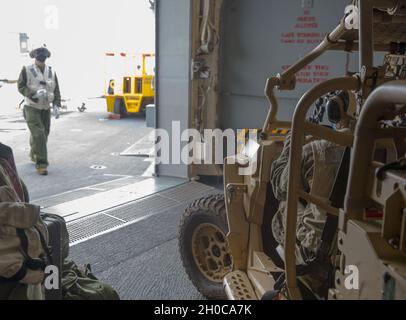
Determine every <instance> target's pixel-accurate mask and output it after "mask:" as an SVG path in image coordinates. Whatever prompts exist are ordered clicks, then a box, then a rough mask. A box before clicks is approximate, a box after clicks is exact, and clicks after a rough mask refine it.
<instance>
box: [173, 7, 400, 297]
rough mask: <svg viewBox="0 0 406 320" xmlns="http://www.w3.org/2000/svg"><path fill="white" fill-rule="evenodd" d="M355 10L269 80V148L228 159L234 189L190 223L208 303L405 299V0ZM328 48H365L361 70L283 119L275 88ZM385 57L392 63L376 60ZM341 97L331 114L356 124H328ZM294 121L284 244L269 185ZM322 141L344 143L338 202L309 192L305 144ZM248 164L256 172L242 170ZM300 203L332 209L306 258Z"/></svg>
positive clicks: (189, 261)
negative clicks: (328, 106)
mask: <svg viewBox="0 0 406 320" xmlns="http://www.w3.org/2000/svg"><path fill="white" fill-rule="evenodd" d="M349 8H350V9H348V8H347V10H346V11H347V12H346V15H345V17H344V18H343V20H342V21H341V23H340V24H339V26H338V27H337V28H336V29H335V30H333V31H332V32H331V33H330V34H329V35H328V36H327V37H326V38H325V40H324V41H323V42H322V43H321V44H320V45H319V46H318V47H317V48H315V49H314V50H313V51H312V52H310V53H309V54H308V55H307V56H306V57H304V58H303V59H302V60H300V61H299V62H297V63H296V64H294V65H293V66H291V67H290V69H288V70H287V71H286V72H284V73H282V74H279V75H277V76H276V77H273V78H270V79H269V80H268V83H267V86H266V95H267V97H268V98H269V101H270V104H271V108H270V112H269V115H268V117H267V119H266V122H265V125H264V127H263V130H262V133H261V139H260V141H259V145H258V147H257V149H255V151H256V152H252V151H251V152H248V153H245V154H241V155H238V156H236V157H234V158H228V159H226V164H225V167H224V185H225V190H224V196H223V195H218V196H211V197H208V198H205V199H201V200H198V201H196V202H195V203H193V204H192V205H191V206H190V207H189V208H188V209H187V210H186V212H185V214H184V216H183V218H182V221H181V225H180V238H179V247H180V253H181V256H182V259H183V263H184V267H185V269H186V272H187V274H188V275H189V277H190V279H191V280H192V282H193V283H194V285H195V286H196V287H197V288H198V290H199V291H200V292H201V293H202V294H203V295H204V296H205V297H207V298H210V299H222V298H229V299H273V300H278V299H313V298H316V299H405V298H406V210H405V208H406V206H405V204H406V171H405V170H406V160H405V158H404V156H405V152H406V144H405V138H406V124H405V121H404V120H405V116H404V115H405V113H406V81H405V79H406V76H405V74H406V55H405V50H406V44H405V43H406V1H398V0H359V1H354V3H353V6H352V7H349ZM351 8H352V9H351ZM357 19H359V28H357V24H354V23H356V21H357ZM354 26H355V27H356V28H354ZM328 50H340V51H343V52H344V54H345V52H349V51H356V50H359V56H360V63H359V71H358V72H356V73H349V74H347V75H346V76H344V77H341V78H336V79H331V80H328V81H326V82H324V83H321V84H319V85H317V86H315V87H314V88H312V89H311V90H309V91H308V92H307V93H306V94H305V95H304V96H303V97H302V98H301V100H300V101H299V103H298V105H297V107H296V111H295V114H294V118H293V121H292V122H281V121H278V120H277V114H278V101H277V98H276V97H275V95H274V90H276V89H278V90H294V89H295V86H296V81H295V79H296V78H295V74H297V73H298V72H299V71H300V70H301V69H302V68H303V67H305V66H306V65H308V64H309V63H311V62H312V61H314V60H315V59H316V58H318V57H319V56H321V55H322V54H323V53H325V52H326V51H328ZM379 52H382V53H384V54H385V59H384V63H383V64H382V66H379V67H375V66H374V53H379ZM337 92H347V93H348V96H349V97H351V98H350V99H347V101H346V102H345V101H342V100H341V102H338V103H334V104H333V106H332V107H333V110H330V111H328V110H327V112H328V113H329V116H331V117H337V116H338V117H343V116H344V114H345V116H348V117H349V118H352V122H353V127H352V129H351V128H350V130H347V131H345V130H343V131H340V130H335V129H332V128H331V126H330V127H329V126H326V125H325V122H324V123H323V122H321V120H322V119H321V118H322V115H323V113H324V112H326V110H325V105H323V103H322V102H323V101H327V103H328V102H329V101H332V100H337V99H338V98H339V95H340V94H338V93H337ZM315 102H318V103H317V104H316V105H317V107H316V117H313V118H312V120H311V121H310V120H309V119H308V118H307V117H308V114H309V110H310V108H311V107H312V105H313V104H314V103H315ZM350 105H351V106H350ZM319 118H320V119H319ZM350 122H351V121H350ZM350 127H351V126H350ZM286 128H287V129H290V130H291V134H290V139H291V141H290V158H289V163H288V165H289V181H288V188H287V201H286V204H287V205H286V210H285V212H286V219H285V221H284V222H285V227H284V244H283V246H282V247H281V246H280V244H278V243H277V242H276V241H275V238H274V236H273V233H272V230H271V221H272V219H273V216H274V215H275V213H276V212H277V211H278V209H279V203H278V202H277V201H276V199H275V197H274V192H273V190H272V187H271V183H270V182H271V178H272V177H271V167H272V164H273V162H274V161H275V160H276V159H278V158H279V156H280V154H281V151H282V149H283V146H284V141H283V140H284V139H283V138H281V137H280V136H275V135H273V134H272V132H273V131H274V130H275V129H286ZM317 139H319V140H320V139H323V140H327V141H330V142H332V143H334V144H335V145H340V146H343V149H345V152H344V153H343V156H342V159H341V161H340V166H339V168H338V170H337V176H336V179H335V182H334V186H333V188H332V190H331V193H330V197H329V198H328V199H326V200H328V201H323V199H320V198H319V197H317V196H314V195H313V193H312V190H310V191H309V190H307V191H305V190H302V188H301V185H302V184H301V162H302V154H303V146H304V145H305V144H307V143H309V142H310V141H314V140H317ZM250 143H251V144H252V143H253V142H252V141H251V142H250ZM249 149H250V150H252V148H249ZM247 166H248V167H250V166H252V167H254V168H256V170H255V172H254V173H253V174H252V175H250V176H246V175H241V169H243V168H247ZM301 203H304V204H305V205H312V206H315V207H317V208H318V209H319V210H321V211H323V212H325V213H326V220H325V224H324V230H323V234H322V236H321V239H320V245H319V248H318V251H317V255H316V257H315V258H314V259H313V260H312V261H307V262H306V263H299V262H298V256H297V235H296V233H297V223H298V207H299V206H300V205H301ZM315 283H318V285H314V284H315ZM315 288H316V289H315Z"/></svg>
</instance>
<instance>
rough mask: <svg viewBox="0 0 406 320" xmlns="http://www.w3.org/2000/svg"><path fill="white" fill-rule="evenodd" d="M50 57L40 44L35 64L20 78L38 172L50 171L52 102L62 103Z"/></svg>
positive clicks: (19, 85)
mask: <svg viewBox="0 0 406 320" xmlns="http://www.w3.org/2000/svg"><path fill="white" fill-rule="evenodd" d="M50 56H51V53H50V52H49V50H48V49H47V48H45V47H41V48H38V49H35V50H33V51H32V52H31V53H30V57H31V58H33V59H35V62H34V64H32V65H30V66H27V67H24V68H23V70H22V71H21V74H20V78H19V80H18V91H19V92H20V93H21V94H22V95H23V96H24V97H25V107H24V110H25V116H26V121H27V125H28V128H29V130H30V133H31V137H30V146H31V151H30V157H31V161H32V162H34V163H35V164H36V169H37V172H38V174H40V175H47V174H48V165H49V163H48V151H47V142H48V136H49V133H50V128H51V105H52V104H53V105H54V106H58V107H59V106H60V105H61V94H60V91H59V84H58V78H57V76H56V73H55V72H54V70H53V69H52V68H51V67H50V66H48V65H46V64H45V61H46V59H48V58H49V57H50Z"/></svg>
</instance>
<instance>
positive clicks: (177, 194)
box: [159, 182, 216, 203]
mask: <svg viewBox="0 0 406 320" xmlns="http://www.w3.org/2000/svg"><path fill="white" fill-rule="evenodd" d="M215 192H216V189H215V188H213V187H209V186H206V185H204V184H201V183H197V182H190V183H186V184H183V185H181V186H179V187H175V188H172V189H169V190H166V191H163V192H160V193H159V194H160V195H161V196H163V197H165V198H168V199H171V200H175V201H177V202H178V203H184V202H189V201H191V200H195V199H197V198H201V197H204V196H205V195H206V194H207V193H215Z"/></svg>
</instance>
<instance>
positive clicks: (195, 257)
mask: <svg viewBox="0 0 406 320" xmlns="http://www.w3.org/2000/svg"><path fill="white" fill-rule="evenodd" d="M227 233H228V222H227V215H226V207H225V200H224V196H223V195H214V196H209V197H206V198H203V199H200V200H197V201H195V202H193V203H192V204H191V205H190V206H189V207H188V208H187V209H186V210H185V212H184V214H183V216H182V219H181V222H180V228H179V251H180V256H181V259H182V262H183V266H184V268H185V271H186V273H187V275H188V276H189V278H190V280H191V281H192V282H193V284H194V286H195V287H196V288H197V289H198V291H199V292H200V293H201V294H202V295H203V296H205V297H206V298H207V299H213V300H224V299H227V296H226V294H225V292H224V287H223V279H224V276H225V275H227V274H228V273H229V272H231V271H233V262H232V257H231V254H230V250H229V246H228V242H227V238H226V235H227Z"/></svg>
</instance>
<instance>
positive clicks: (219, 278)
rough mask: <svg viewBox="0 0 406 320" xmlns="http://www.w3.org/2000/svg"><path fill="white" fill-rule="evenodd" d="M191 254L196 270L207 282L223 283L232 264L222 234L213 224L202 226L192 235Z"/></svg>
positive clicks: (224, 236) (226, 243) (225, 239)
mask: <svg viewBox="0 0 406 320" xmlns="http://www.w3.org/2000/svg"><path fill="white" fill-rule="evenodd" d="M192 252H193V258H194V261H195V263H196V266H197V268H198V269H199V271H200V272H201V273H202V275H203V276H204V277H205V278H206V279H208V280H209V281H212V282H215V283H223V279H224V277H225V276H226V275H227V274H228V273H230V272H231V271H232V270H233V262H232V258H231V254H230V249H229V246H228V242H227V238H226V235H225V234H224V232H223V231H222V230H221V229H220V228H219V227H217V226H216V225H214V224H209V223H206V224H202V225H200V226H199V227H198V228H196V230H195V231H194V233H193V237H192Z"/></svg>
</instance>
